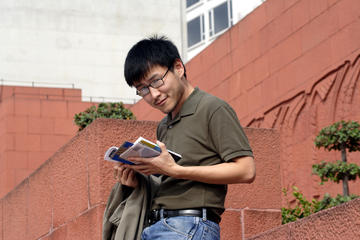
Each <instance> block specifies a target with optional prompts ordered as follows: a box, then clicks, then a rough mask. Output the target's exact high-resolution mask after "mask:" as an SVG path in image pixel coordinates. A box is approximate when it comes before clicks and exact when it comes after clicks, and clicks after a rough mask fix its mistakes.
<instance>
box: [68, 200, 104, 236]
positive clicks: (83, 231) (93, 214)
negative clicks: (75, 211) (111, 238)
mask: <svg viewBox="0 0 360 240" xmlns="http://www.w3.org/2000/svg"><path fill="white" fill-rule="evenodd" d="M104 209H105V208H104V206H103V205H100V206H98V207H96V208H93V209H91V210H89V211H87V212H86V213H84V214H82V215H81V216H79V217H77V218H76V219H75V220H74V221H72V222H70V223H69V224H68V230H67V239H77V240H98V239H101V234H102V233H101V228H100V227H92V228H89V226H101V224H102V216H103V213H104Z"/></svg>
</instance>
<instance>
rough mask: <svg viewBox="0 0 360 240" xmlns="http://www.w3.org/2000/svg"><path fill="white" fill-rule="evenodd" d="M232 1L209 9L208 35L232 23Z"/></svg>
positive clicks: (220, 30)
mask: <svg viewBox="0 0 360 240" xmlns="http://www.w3.org/2000/svg"><path fill="white" fill-rule="evenodd" d="M231 11H232V2H231V0H230V1H226V2H224V3H222V4H220V5H218V6H217V7H215V8H213V9H211V10H210V11H209V35H210V37H211V36H213V35H216V34H217V33H219V32H222V31H223V30H225V29H227V28H229V27H230V26H231V25H232V12H231Z"/></svg>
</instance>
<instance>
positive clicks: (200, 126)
mask: <svg viewBox="0 0 360 240" xmlns="http://www.w3.org/2000/svg"><path fill="white" fill-rule="evenodd" d="M125 79H126V81H127V83H128V84H129V86H132V87H135V88H136V89H137V94H138V95H140V96H141V97H142V98H143V99H144V100H145V101H146V102H147V103H148V104H150V105H151V106H152V107H154V108H156V109H158V110H160V111H161V112H163V113H165V114H167V116H166V117H165V118H164V119H163V120H162V121H161V122H160V123H159V125H158V128H157V138H158V141H157V144H158V145H159V146H160V148H161V150H162V152H161V154H160V155H159V156H158V157H154V158H150V159H149V158H131V159H130V160H131V161H134V162H136V163H138V164H137V165H125V164H123V165H119V166H118V167H116V169H117V175H118V178H119V182H120V183H121V184H123V185H126V186H129V187H134V188H136V187H137V186H138V179H137V178H136V174H135V172H139V173H142V174H144V175H150V174H161V184H160V186H159V190H158V192H157V193H156V195H155V197H154V198H153V201H152V207H151V210H152V211H151V216H150V220H151V223H152V224H151V225H150V226H149V227H147V228H145V229H144V231H143V233H142V239H144V240H148V239H151V240H156V239H175V240H176V239H206V240H212V239H220V229H219V225H218V224H219V222H220V219H221V214H222V213H223V211H224V200H225V195H226V191H227V185H226V184H231V183H251V182H252V181H253V180H254V178H255V165H254V160H253V154H252V151H251V148H250V146H249V143H248V140H247V138H246V136H245V134H244V132H243V130H242V128H241V126H240V124H239V121H238V118H237V116H236V113H235V112H234V110H233V109H232V108H231V107H230V106H229V105H228V104H227V103H225V102H224V101H222V100H220V99H218V98H216V97H214V96H212V95H210V94H207V93H205V92H203V91H201V90H200V89H198V88H194V87H193V86H192V85H191V84H190V82H189V81H188V80H187V78H186V70H185V66H184V64H183V63H182V61H181V58H180V55H179V53H178V50H177V48H176V47H175V46H174V44H173V43H172V42H170V41H169V40H167V39H166V38H165V37H156V36H155V37H152V38H149V39H144V40H142V41H140V42H138V43H137V44H135V45H134V46H133V47H132V49H131V50H130V51H129V53H128V55H127V58H126V61H125ZM167 149H169V150H172V151H174V152H177V153H179V154H181V155H182V158H181V159H180V160H179V161H177V162H175V161H174V159H173V158H172V157H171V155H170V154H169V153H168V151H167Z"/></svg>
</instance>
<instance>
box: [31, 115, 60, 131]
mask: <svg viewBox="0 0 360 240" xmlns="http://www.w3.org/2000/svg"><path fill="white" fill-rule="evenodd" d="M54 121H55V120H54V119H53V118H46V117H42V118H40V117H29V133H34V134H51V133H54Z"/></svg>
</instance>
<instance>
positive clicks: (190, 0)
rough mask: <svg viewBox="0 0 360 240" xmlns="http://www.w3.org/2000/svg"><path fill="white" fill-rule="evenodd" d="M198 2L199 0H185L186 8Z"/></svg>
mask: <svg viewBox="0 0 360 240" xmlns="http://www.w3.org/2000/svg"><path fill="white" fill-rule="evenodd" d="M198 2H200V0H186V8H188V7H191V6H192V5H195V4H196V3H198Z"/></svg>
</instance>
